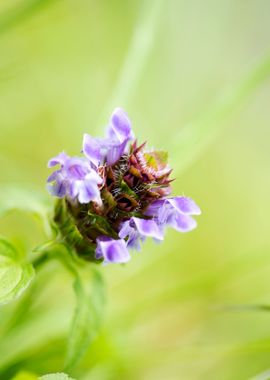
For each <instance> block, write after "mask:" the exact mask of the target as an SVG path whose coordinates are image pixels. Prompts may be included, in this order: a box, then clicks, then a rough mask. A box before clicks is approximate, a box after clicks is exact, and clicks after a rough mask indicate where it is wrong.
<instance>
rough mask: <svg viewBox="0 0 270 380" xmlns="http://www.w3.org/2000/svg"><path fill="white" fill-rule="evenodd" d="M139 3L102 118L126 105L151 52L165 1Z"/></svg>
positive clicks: (150, 0)
mask: <svg viewBox="0 0 270 380" xmlns="http://www.w3.org/2000/svg"><path fill="white" fill-rule="evenodd" d="M141 4H142V9H141V11H140V14H139V16H138V21H137V24H136V25H135V27H134V33H133V35H132V37H131V41H130V44H129V48H128V51H127V53H126V56H125V59H124V62H123V64H122V67H120V69H119V77H118V79H117V81H116V84H115V86H114V91H113V93H112V95H111V99H110V101H109V102H108V104H107V105H106V107H105V109H104V112H103V113H101V116H102V118H103V116H104V115H108V114H110V112H111V111H112V109H113V108H115V107H116V106H125V107H126V106H127V104H128V102H129V101H130V99H131V97H132V95H134V92H135V90H136V86H137V84H138V83H139V80H140V76H141V74H142V73H143V70H144V68H145V65H146V64H147V62H148V58H149V55H150V54H151V52H152V48H153V45H154V43H155V35H156V30H157V27H158V22H159V19H160V16H161V15H162V6H163V5H164V4H166V3H165V2H164V1H162V0H156V1H152V0H149V1H147V2H146V3H141ZM103 114H104V115H103ZM102 120H104V118H103V119H102ZM102 123H103V121H102ZM102 123H101V125H102Z"/></svg>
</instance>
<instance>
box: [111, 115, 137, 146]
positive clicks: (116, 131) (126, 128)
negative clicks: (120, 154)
mask: <svg viewBox="0 0 270 380" xmlns="http://www.w3.org/2000/svg"><path fill="white" fill-rule="evenodd" d="M108 136H109V137H110V138H113V139H115V140H116V141H119V142H120V143H122V142H124V141H125V140H129V139H131V138H133V134H132V131H131V122H130V120H129V118H128V116H127V114H126V113H125V111H124V110H122V109H121V108H116V109H115V110H114V111H113V114H112V116H111V124H110V126H109V129H108Z"/></svg>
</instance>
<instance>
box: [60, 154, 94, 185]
mask: <svg viewBox="0 0 270 380" xmlns="http://www.w3.org/2000/svg"><path fill="white" fill-rule="evenodd" d="M90 170H92V169H91V167H90V164H89V163H88V162H87V160H86V159H84V158H80V157H72V158H70V159H69V160H67V162H66V164H65V171H66V175H67V177H68V178H70V179H74V180H77V179H83V178H84V177H85V176H86V175H87V173H88V172H89V171H90Z"/></svg>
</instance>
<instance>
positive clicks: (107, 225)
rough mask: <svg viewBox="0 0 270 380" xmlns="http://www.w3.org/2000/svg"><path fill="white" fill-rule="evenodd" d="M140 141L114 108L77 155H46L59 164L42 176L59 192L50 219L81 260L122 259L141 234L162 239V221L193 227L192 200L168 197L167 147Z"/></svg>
mask: <svg viewBox="0 0 270 380" xmlns="http://www.w3.org/2000/svg"><path fill="white" fill-rule="evenodd" d="M145 146H146V143H143V144H141V145H138V144H137V141H136V140H135V138H134V135H133V132H132V130H131V122H130V120H129V118H128V116H127V114H126V113H125V112H124V111H123V110H122V109H121V108H116V109H115V110H114V112H113V114H112V116H111V118H110V122H109V126H108V128H107V132H106V136H105V138H95V137H92V136H90V135H88V134H85V135H84V137H83V147H82V153H83V156H82V157H69V156H68V155H66V154H65V153H64V152H62V153H60V154H59V155H57V156H56V157H54V158H52V159H51V160H50V161H49V163H48V166H49V167H54V166H56V165H59V168H58V170H56V171H55V172H53V173H52V174H51V175H50V176H49V178H48V180H47V181H48V190H49V191H50V193H51V194H52V195H54V196H56V197H57V198H59V201H58V204H57V213H56V216H55V222H56V223H57V224H58V227H59V230H60V231H61V233H62V235H64V238H65V240H66V241H67V242H69V244H72V245H73V246H74V249H75V250H76V251H77V253H78V254H79V255H80V256H83V257H84V258H86V259H87V260H92V261H103V262H104V263H106V264H107V263H126V262H127V261H129V259H130V254H129V251H128V249H136V250H139V249H140V248H141V243H142V242H143V241H144V240H145V239H146V238H147V237H152V238H153V239H154V240H155V241H162V240H163V239H164V233H165V229H166V227H167V226H171V227H173V228H175V229H176V230H177V231H180V232H188V231H191V230H192V229H194V228H195V227H196V225H197V223H196V221H195V219H193V217H192V216H193V215H199V214H200V213H201V211H200V208H199V207H198V206H197V205H196V203H195V202H194V201H193V200H192V199H191V198H187V197H183V196H182V197H169V195H170V193H171V179H170V174H171V171H172V170H171V168H170V167H169V165H168V163H167V160H168V155H167V153H166V152H164V151H156V150H150V151H148V150H146V149H145ZM67 231H69V232H67ZM70 231H72V238H71V236H70V234H71V233H70ZM78 240H79V241H78Z"/></svg>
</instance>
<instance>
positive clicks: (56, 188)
mask: <svg viewBox="0 0 270 380" xmlns="http://www.w3.org/2000/svg"><path fill="white" fill-rule="evenodd" d="M47 189H48V191H49V193H50V194H51V195H53V196H55V197H58V198H63V197H64V196H65V195H66V193H67V184H66V182H65V181H56V182H55V183H54V184H53V185H47Z"/></svg>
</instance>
